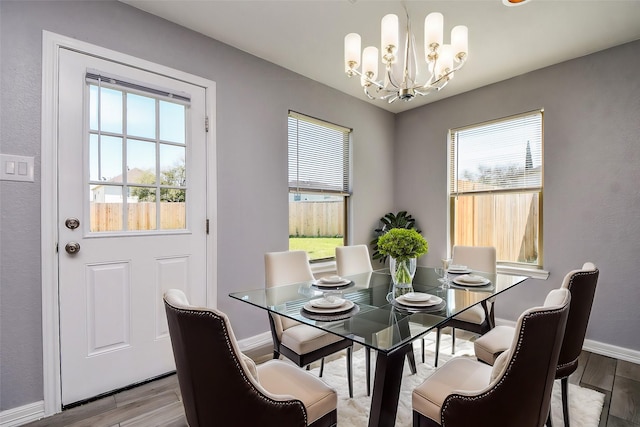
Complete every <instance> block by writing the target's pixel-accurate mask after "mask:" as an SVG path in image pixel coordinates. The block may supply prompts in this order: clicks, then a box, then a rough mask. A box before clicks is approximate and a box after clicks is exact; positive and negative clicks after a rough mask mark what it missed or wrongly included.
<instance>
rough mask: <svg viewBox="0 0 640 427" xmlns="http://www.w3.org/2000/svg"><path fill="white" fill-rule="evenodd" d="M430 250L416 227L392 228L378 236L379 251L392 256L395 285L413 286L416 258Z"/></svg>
mask: <svg viewBox="0 0 640 427" xmlns="http://www.w3.org/2000/svg"><path fill="white" fill-rule="evenodd" d="M428 250H429V245H428V244H427V241H426V240H425V238H424V237H422V235H421V234H420V233H418V231H417V230H415V229H406V228H392V229H391V230H389V231H387V232H386V233H385V234H383V235H382V236H380V237H378V251H379V252H380V253H381V254H382V255H385V256H388V257H390V262H389V269H390V271H391V278H392V280H393V284H394V286H401V287H411V282H412V281H413V276H414V275H415V273H416V259H417V258H418V257H419V256H421V255H424V254H426V253H427V251H428ZM394 292H395V291H394ZM407 292H409V290H408V291H407ZM396 296H397V295H396Z"/></svg>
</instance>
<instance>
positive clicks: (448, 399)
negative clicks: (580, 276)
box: [440, 307, 566, 427]
mask: <svg viewBox="0 0 640 427" xmlns="http://www.w3.org/2000/svg"><path fill="white" fill-rule="evenodd" d="M565 308H566V307H563V308H561V309H557V310H553V311H544V312H540V311H537V312H534V313H529V314H528V315H527V316H525V317H524V319H522V326H521V327H520V335H519V336H518V344H517V345H516V349H515V351H514V353H513V355H511V357H510V361H509V366H507V369H506V372H505V374H504V375H503V376H502V378H500V381H498V382H497V383H496V384H495V385H494V386H493V387H492V388H491V390H488V391H486V392H484V393H482V394H479V395H477V396H463V395H461V394H450V395H449V396H447V397H446V398H445V400H444V404H443V405H442V409H440V424H441V425H442V427H446V422H445V421H444V418H443V413H444V412H445V411H446V410H447V407H448V406H449V404H450V403H451V401H452V400H453V399H461V400H466V401H474V400H479V399H482V398H484V397H486V396H490V395H491V394H493V393H494V392H495V390H496V389H497V388H498V387H499V386H500V385H501V384H502V383H503V382H504V380H505V379H506V378H507V376H508V375H509V372H510V370H511V366H512V365H513V364H514V360H515V359H516V358H517V356H518V353H519V352H520V347H521V346H522V336H523V335H524V331H525V329H526V324H527V320H529V319H530V318H533V317H537V316H544V315H548V314H555V313H559V312H561V311H562V310H564V309H565Z"/></svg>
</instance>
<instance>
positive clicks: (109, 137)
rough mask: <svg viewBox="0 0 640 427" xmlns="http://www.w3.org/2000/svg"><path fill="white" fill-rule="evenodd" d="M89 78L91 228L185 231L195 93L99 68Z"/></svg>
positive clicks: (117, 230)
mask: <svg viewBox="0 0 640 427" xmlns="http://www.w3.org/2000/svg"><path fill="white" fill-rule="evenodd" d="M86 79H87V83H88V88H89V117H88V120H89V126H88V127H89V129H88V148H89V150H88V151H89V203H90V230H91V231H92V232H120V231H136V232H138V231H154V230H182V229H185V228H186V226H187V224H186V205H185V204H186V197H187V182H186V176H187V170H186V162H185V159H186V152H187V140H186V131H185V126H186V121H187V110H188V105H189V95H188V94H174V93H169V92H163V91H161V90H160V89H157V88H147V87H143V86H140V85H138V84H135V83H132V82H127V81H123V80H120V79H119V78H116V77H111V76H105V75H104V74H101V73H100V72H98V71H93V70H91V71H90V72H88V73H87V76H86Z"/></svg>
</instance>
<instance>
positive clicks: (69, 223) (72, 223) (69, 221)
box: [64, 218, 80, 230]
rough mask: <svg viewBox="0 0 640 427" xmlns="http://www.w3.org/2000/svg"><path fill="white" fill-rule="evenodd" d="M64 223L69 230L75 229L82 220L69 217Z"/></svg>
mask: <svg viewBox="0 0 640 427" xmlns="http://www.w3.org/2000/svg"><path fill="white" fill-rule="evenodd" d="M64 225H66V226H67V228H68V229H69V230H75V229H76V228H78V227H80V221H79V220H78V218H67V220H66V221H65V222H64Z"/></svg>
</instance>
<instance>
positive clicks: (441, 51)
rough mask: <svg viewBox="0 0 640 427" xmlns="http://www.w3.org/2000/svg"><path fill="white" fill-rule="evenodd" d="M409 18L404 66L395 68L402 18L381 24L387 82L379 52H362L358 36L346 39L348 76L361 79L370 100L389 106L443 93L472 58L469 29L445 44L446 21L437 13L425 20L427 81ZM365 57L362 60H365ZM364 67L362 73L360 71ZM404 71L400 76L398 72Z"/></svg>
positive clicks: (371, 49)
mask: <svg viewBox="0 0 640 427" xmlns="http://www.w3.org/2000/svg"><path fill="white" fill-rule="evenodd" d="M403 6H404V5H403ZM405 13H406V15H407V26H406V34H405V36H404V52H403V58H402V59H403V64H402V68H401V69H400V70H398V69H397V67H395V68H394V64H396V62H397V61H398V44H399V38H400V37H399V29H398V16H397V15H394V14H389V15H385V16H384V17H383V18H382V24H381V60H382V63H383V64H384V65H385V72H384V79H381V80H377V78H378V49H377V48H376V47H374V46H368V47H366V48H365V49H364V51H362V55H360V49H361V38H360V35H359V34H357V33H350V34H347V35H346V36H345V38H344V62H345V71H346V73H347V76H349V77H352V76H355V75H358V76H360V84H361V85H362V87H363V89H364V93H365V94H366V95H367V97H369V99H384V100H386V101H388V102H389V103H392V102H394V101H395V100H397V99H401V100H403V101H411V100H412V99H413V98H415V97H416V95H422V96H424V95H428V94H429V93H431V92H433V91H439V90H440V89H442V88H443V87H445V86H446V85H447V83H449V81H450V80H451V79H452V78H453V75H454V73H455V72H456V71H458V70H459V69H460V68H462V66H463V65H464V63H465V61H466V59H467V57H468V55H469V48H468V39H467V34H468V30H467V27H466V26H464V25H458V26H456V27H454V28H453V29H452V30H451V44H444V43H443V21H444V18H443V16H442V14H441V13H438V12H433V13H430V14H429V15H427V17H426V18H425V21H424V46H425V51H424V55H425V60H426V62H427V73H426V74H427V75H428V77H427V78H426V79H422V78H420V76H419V72H418V63H417V62H418V61H417V56H416V49H415V37H414V35H413V33H412V32H411V20H410V19H409V13H408V12H407V9H406V6H405ZM361 58H362V61H361ZM360 65H362V71H359V70H358V68H359V67H360ZM398 71H400V73H398Z"/></svg>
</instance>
